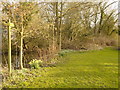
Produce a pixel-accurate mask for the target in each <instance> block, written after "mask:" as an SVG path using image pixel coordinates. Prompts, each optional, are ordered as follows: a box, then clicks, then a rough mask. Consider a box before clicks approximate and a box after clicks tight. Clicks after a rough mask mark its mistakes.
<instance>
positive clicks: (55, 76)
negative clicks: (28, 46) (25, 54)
mask: <svg viewBox="0 0 120 90" xmlns="http://www.w3.org/2000/svg"><path fill="white" fill-rule="evenodd" d="M61 61H63V63H61V64H59V65H57V66H56V67H44V68H41V69H38V70H37V69H36V70H35V69H33V70H25V71H24V72H23V73H20V72H19V73H17V75H13V77H12V78H11V79H10V80H9V81H6V82H5V84H4V87H23V88H26V87H27V88H28V87H29V88H117V87H118V51H117V50H112V49H104V50H100V51H87V52H79V51H76V52H69V53H67V54H65V56H64V57H63V58H62V59H61Z"/></svg>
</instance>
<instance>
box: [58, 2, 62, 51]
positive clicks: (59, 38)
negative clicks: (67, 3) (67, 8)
mask: <svg viewBox="0 0 120 90" xmlns="http://www.w3.org/2000/svg"><path fill="white" fill-rule="evenodd" d="M62 10H63V5H62V2H61V11H60V26H59V29H60V36H59V50H60V51H61V38H62V32H61V25H62Z"/></svg>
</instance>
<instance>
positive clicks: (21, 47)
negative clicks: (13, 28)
mask: <svg viewBox="0 0 120 90" xmlns="http://www.w3.org/2000/svg"><path fill="white" fill-rule="evenodd" d="M20 35H21V36H20V69H23V63H22V59H23V17H22V29H21V33H20Z"/></svg>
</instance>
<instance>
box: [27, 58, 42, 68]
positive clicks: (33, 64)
mask: <svg viewBox="0 0 120 90" xmlns="http://www.w3.org/2000/svg"><path fill="white" fill-rule="evenodd" d="M42 63H43V61H42V60H37V59H33V60H32V61H30V62H29V64H30V67H31V68H34V69H39V68H40V66H41V65H42Z"/></svg>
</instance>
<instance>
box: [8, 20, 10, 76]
mask: <svg viewBox="0 0 120 90" xmlns="http://www.w3.org/2000/svg"><path fill="white" fill-rule="evenodd" d="M9 24H10V19H9ZM8 69H9V73H10V74H11V27H10V25H9V29H8Z"/></svg>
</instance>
